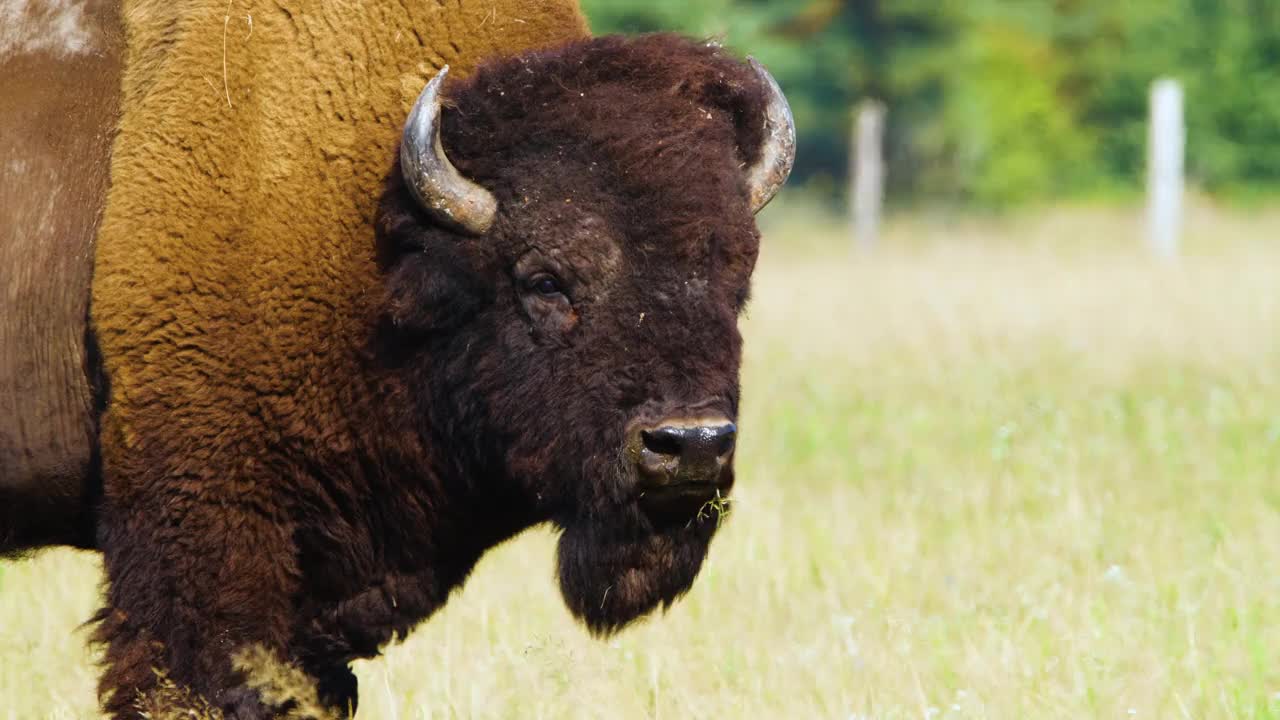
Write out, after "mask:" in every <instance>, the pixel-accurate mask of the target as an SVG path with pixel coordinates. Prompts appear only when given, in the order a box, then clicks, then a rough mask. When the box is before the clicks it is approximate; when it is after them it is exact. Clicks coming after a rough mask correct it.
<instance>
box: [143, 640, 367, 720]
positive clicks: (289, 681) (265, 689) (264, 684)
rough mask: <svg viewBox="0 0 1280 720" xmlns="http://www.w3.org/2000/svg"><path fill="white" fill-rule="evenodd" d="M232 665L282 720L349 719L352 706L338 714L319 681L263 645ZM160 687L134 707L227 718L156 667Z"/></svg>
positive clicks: (161, 717) (167, 719) (169, 716)
mask: <svg viewBox="0 0 1280 720" xmlns="http://www.w3.org/2000/svg"><path fill="white" fill-rule="evenodd" d="M232 665H233V666H234V667H235V669H236V670H239V671H240V672H242V673H244V674H245V684H246V685H247V686H249V687H250V688H253V689H254V690H257V691H258V695H259V696H260V697H261V698H262V702H263V703H264V704H266V705H267V706H268V707H273V708H280V714H279V715H278V716H277V717H279V718H281V720H349V719H350V718H352V717H353V716H354V713H352V712H351V711H350V710H348V712H346V713H343V714H342V715H337V714H334V713H333V712H332V711H330V710H328V709H327V708H325V707H324V705H323V704H322V703H321V702H320V696H319V693H318V692H317V690H316V685H315V681H314V680H312V679H311V678H310V677H309V676H307V674H306V673H305V672H303V671H302V670H301V669H299V668H298V667H296V666H294V665H291V664H289V663H287V662H284V661H282V660H280V659H279V658H278V657H277V656H276V654H275V653H274V652H272V651H270V650H268V649H267V648H265V647H262V646H261V645H252V646H250V647H248V648H245V649H244V650H241V651H240V652H238V653H236V654H235V655H234V656H233V657H232ZM156 678H157V682H156V687H155V689H153V690H152V691H151V692H149V693H147V694H146V695H143V696H141V697H139V698H138V700H137V702H136V703H135V704H134V707H135V708H136V709H137V710H138V712H139V713H140V714H141V715H142V717H144V718H147V720H225V718H224V716H223V714H222V712H221V711H220V710H218V709H217V708H215V707H213V706H211V705H210V704H209V702H208V701H207V700H205V699H204V698H202V697H200V696H199V695H197V694H196V693H194V692H192V691H191V690H190V689H188V688H185V687H182V686H180V685H178V684H177V683H175V682H173V680H171V679H169V678H168V676H166V675H165V674H164V673H163V672H160V671H159V670H157V671H156Z"/></svg>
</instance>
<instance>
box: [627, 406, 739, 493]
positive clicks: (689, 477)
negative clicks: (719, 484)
mask: <svg viewBox="0 0 1280 720" xmlns="http://www.w3.org/2000/svg"><path fill="white" fill-rule="evenodd" d="M737 433H738V429H737V427H735V426H734V424H733V423H731V422H728V421H727V420H721V421H719V422H706V421H701V422H687V421H686V422H681V421H678V420H668V421H666V422H665V423H663V424H662V425H659V426H658V427H654V428H649V429H646V430H641V431H640V440H641V442H642V444H643V445H644V451H643V453H642V456H641V459H642V465H644V466H645V468H646V469H650V470H653V469H659V468H660V469H661V471H662V472H663V473H664V474H666V475H668V476H671V475H674V476H676V477H677V479H682V480H683V481H686V482H712V481H714V480H715V478H716V477H718V476H719V474H720V469H721V468H722V467H723V466H724V464H725V462H726V461H727V458H728V457H729V455H730V453H732V452H733V447H734V442H735V439H736V437H737Z"/></svg>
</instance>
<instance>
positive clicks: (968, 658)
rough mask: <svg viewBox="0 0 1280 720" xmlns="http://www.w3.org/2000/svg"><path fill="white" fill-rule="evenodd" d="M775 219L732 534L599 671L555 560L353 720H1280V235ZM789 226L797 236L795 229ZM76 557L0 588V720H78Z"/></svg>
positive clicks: (390, 661)
mask: <svg viewBox="0 0 1280 720" xmlns="http://www.w3.org/2000/svg"><path fill="white" fill-rule="evenodd" d="M805 215H806V213H805V212H804V211H803V209H800V208H795V207H793V208H790V209H788V208H782V209H780V210H778V211H776V212H775V214H774V215H773V216H771V218H770V220H771V222H770V228H771V229H770V233H769V238H768V242H767V243H766V248H765V251H764V255H763V257H762V259H761V263H760V267H759V271H758V274H757V282H756V288H755V299H754V301H753V304H752V306H751V308H750V311H749V317H748V318H747V319H746V320H745V321H744V331H745V333H746V335H747V339H748V345H747V360H746V369H745V374H746V376H745V379H744V384H745V393H746V398H745V406H744V415H743V417H742V418H741V423H740V425H741V428H742V438H741V445H740V451H739V457H738V463H739V468H740V470H739V472H740V475H739V478H740V479H739V486H738V487H739V491H738V493H737V495H736V499H735V504H734V511H733V513H732V516H731V517H730V519H729V521H728V523H727V525H726V526H725V528H724V530H723V532H722V534H721V536H720V538H719V539H718V540H717V541H716V544H715V546H714V547H713V548H712V555H711V560H710V562H709V564H708V566H707V568H706V569H705V570H704V573H703V575H702V577H701V579H700V581H699V583H698V584H697V586H696V587H695V589H694V590H693V592H692V593H691V594H690V595H689V596H688V597H687V598H686V599H685V600H684V601H683V602H682V603H680V604H679V605H677V606H676V607H675V608H673V609H672V610H671V611H670V612H669V613H668V614H667V615H666V616H665V617H657V618H654V619H652V620H650V621H648V622H646V623H644V624H642V625H640V626H638V627H636V628H634V629H631V630H629V631H627V632H625V633H623V634H622V635H620V636H619V637H617V638H614V639H612V640H609V641H604V642H601V641H597V640H593V639H591V638H589V637H588V636H586V635H585V633H583V632H582V631H581V630H579V628H577V627H576V626H575V625H574V623H573V622H572V621H571V619H570V618H569V616H568V613H567V611H566V610H565V609H564V608H563V607H562V605H561V602H560V599H559V597H558V595H557V590H556V588H555V585H554V582H553V575H552V561H553V538H552V537H551V536H550V535H549V534H548V533H546V532H544V531H535V532H530V533H528V534H526V535H525V536H522V537H520V538H518V539H517V540H515V541H513V542H511V543H508V544H507V545H505V546H503V547H501V548H499V549H497V550H496V551H494V552H492V553H491V554H490V555H488V556H487V557H486V558H485V560H484V561H483V562H482V563H481V565H480V567H479V568H478V570H477V571H476V573H475V575H474V576H473V578H472V580H471V581H470V583H469V584H468V585H467V587H466V588H465V590H464V591H462V592H460V593H459V594H457V595H456V596H455V597H454V599H453V601H452V602H451V603H450V605H449V606H448V608H447V609H446V610H445V611H443V612H442V613H440V614H439V615H438V616H436V617H435V618H433V619H432V620H431V621H430V622H428V623H426V624H425V625H424V626H423V627H422V628H420V629H419V630H418V631H417V632H416V633H415V634H414V635H413V636H412V637H410V638H409V640H408V641H406V642H405V643H403V644H401V645H398V646H395V647H392V648H390V649H389V650H388V651H387V653H386V655H385V657H383V658H382V659H379V660H376V661H372V662H365V663H361V664H359V666H358V672H359V675H360V683H361V694H362V704H361V709H360V715H359V716H360V717H361V718H387V719H393V720H409V719H414V720H417V719H421V718H667V719H674V718H717V719H722V718H832V719H836V720H851V719H853V718H858V719H859V720H862V719H864V718H877V719H879V718H884V719H889V718H916V719H928V718H1085V717H1089V718H1093V717H1097V718H1125V719H1127V718H1275V717H1280V216H1276V215H1272V216H1269V217H1268V216H1263V215H1256V214H1254V215H1246V214H1242V213H1223V212H1216V211H1212V210H1209V209H1205V208H1199V209H1197V210H1196V211H1195V212H1194V214H1193V216H1192V218H1191V222H1190V227H1189V237H1188V241H1187V247H1186V253H1185V257H1184V258H1183V259H1182V261H1181V262H1179V263H1177V264H1174V265H1163V266H1162V265H1159V264H1157V263H1154V262H1152V261H1151V260H1150V259H1149V258H1148V257H1147V256H1146V255H1145V254H1144V253H1143V252H1142V247H1141V239H1140V236H1141V233H1140V225H1139V224H1138V222H1137V220H1136V218H1135V217H1133V214H1132V213H1129V212H1120V211H1114V212H1112V211H1099V210H1074V209H1073V210H1062V211H1056V212H1054V213H1051V214H1044V215H1038V216H1034V217H1028V218H1025V219H1018V218H1014V219H1006V220H1002V221H999V222H995V221H985V222H983V221H974V220H960V219H947V218H932V219H928V220H918V219H917V220H903V221H899V222H898V223H896V224H895V225H893V226H892V227H891V228H889V229H888V231H887V234H886V238H885V239H884V242H883V247H882V248H881V250H880V252H878V253H875V254H874V255H868V256H859V255H856V254H850V253H848V252H846V250H845V247H844V244H843V240H842V238H841V237H840V232H841V231H840V229H839V228H838V227H837V226H835V225H834V224H824V223H822V222H818V221H814V220H811V219H810V220H806V221H803V222H795V221H794V220H795V219H796V218H800V217H803V216H805ZM789 220H791V221H789ZM98 582H99V567H98V563H97V560H96V558H95V557H94V556H92V555H87V554H79V555H78V554H73V553H67V552H51V553H47V554H45V555H43V556H41V557H39V558H38V559H37V560H35V561H31V562H27V563H23V564H15V565H0V719H7V718H15V719H17V718H21V719H23V720H25V719H27V718H85V717H92V716H93V714H94V707H95V706H94V698H93V692H92V688H93V683H94V675H95V671H94V668H93V664H92V663H93V658H92V657H91V656H90V655H89V654H87V652H86V650H85V649H84V639H85V636H86V633H85V632H84V631H83V630H79V631H78V630H77V624H78V623H80V622H81V621H83V620H84V619H85V618H87V617H88V616H89V614H90V612H91V609H92V608H93V607H94V606H95V603H96V602H97V599H96V596H97V593H98V585H97V584H98Z"/></svg>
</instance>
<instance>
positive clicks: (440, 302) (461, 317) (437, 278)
mask: <svg viewBox="0 0 1280 720" xmlns="http://www.w3.org/2000/svg"><path fill="white" fill-rule="evenodd" d="M491 299H492V290H490V289H489V288H488V287H487V286H486V285H485V283H484V282H483V280H482V278H481V276H480V275H479V273H477V272H476V271H475V269H474V268H472V267H471V265H470V263H468V262H467V260H466V258H464V257H463V256H462V254H461V253H460V252H459V250H458V249H457V245H456V244H454V243H446V244H441V245H433V246H429V247H427V248H424V249H422V250H421V251H418V252H412V253H408V254H406V255H404V256H402V257H401V258H400V260H399V262H398V263H396V266H395V267H394V268H393V269H392V270H391V272H390V273H388V274H387V300H386V305H385V318H386V320H387V321H388V322H389V323H390V325H391V327H392V328H393V329H394V330H396V331H400V332H407V333H411V334H415V335H417V334H428V333H438V332H445V331H448V330H452V329H454V328H456V327H458V326H460V325H463V324H464V323H466V322H467V321H468V320H470V319H471V318H472V317H473V316H474V315H475V314H476V313H477V312H478V311H479V310H480V309H481V308H482V307H484V306H485V305H486V304H487V303H488V302H489V301H490V300H491Z"/></svg>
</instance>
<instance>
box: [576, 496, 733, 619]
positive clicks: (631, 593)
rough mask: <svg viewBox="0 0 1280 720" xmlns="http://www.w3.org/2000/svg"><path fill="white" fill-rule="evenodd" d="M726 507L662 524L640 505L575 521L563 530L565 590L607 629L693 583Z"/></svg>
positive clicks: (579, 609)
mask: <svg viewBox="0 0 1280 720" xmlns="http://www.w3.org/2000/svg"><path fill="white" fill-rule="evenodd" d="M719 513H720V510H719V509H718V508H715V509H712V508H708V509H707V510H706V511H704V512H699V513H698V515H697V516H695V517H693V518H687V517H686V518H672V519H671V521H669V522H666V523H662V522H659V523H656V524H655V522H654V521H653V520H652V519H650V518H649V517H647V516H646V515H645V514H644V513H642V512H641V511H640V509H639V508H638V507H636V506H635V505H632V506H626V507H619V508H617V509H615V510H614V511H613V512H611V513H608V514H603V515H599V516H595V517H590V518H582V519H578V520H574V521H572V522H570V523H568V524H567V525H566V526H565V529H564V534H563V535H561V537H560V544H559V548H558V552H557V555H558V560H559V567H560V592H561V593H562V594H563V595H564V601H565V604H566V605H567V606H568V607H569V609H570V610H571V611H572V612H573V614H574V615H575V616H576V617H577V618H578V619H579V620H581V621H582V622H583V623H585V624H586V626H587V627H588V628H589V629H590V630H591V631H592V632H593V633H596V634H597V635H609V634H612V633H614V632H617V631H618V630H620V629H622V628H623V627H625V626H626V625H627V624H629V623H631V622H632V621H633V620H635V619H637V618H639V617H642V616H644V615H645V614H647V613H649V612H650V611H652V610H653V609H654V608H656V607H657V606H658V605H659V604H661V605H662V607H663V609H666V608H667V607H670V605H671V603H673V602H674V601H675V600H676V599H677V598H679V597H680V596H681V595H683V594H684V593H685V592H686V591H688V590H689V588H690V587H691V586H692V585H693V581H694V578H696V577H697V575H698V570H699V569H700V568H701V567H702V561H703V559H704V558H705V557H706V555H707V548H708V546H709V544H710V543H711V536H712V535H713V534H714V533H715V530H716V524H717V522H718V520H719Z"/></svg>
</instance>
